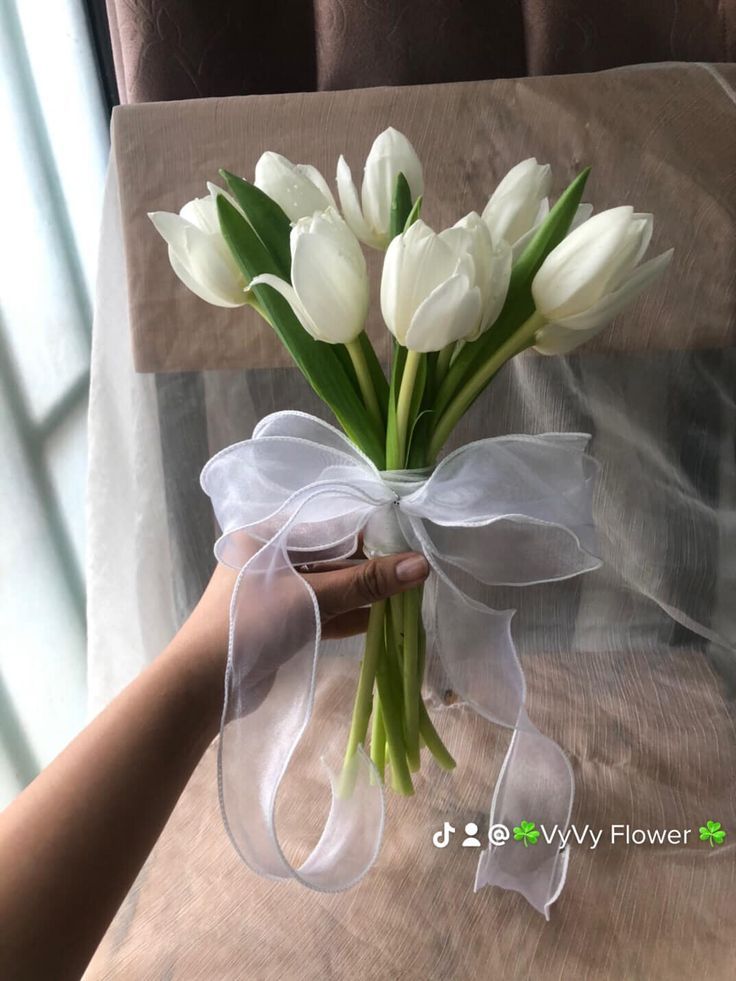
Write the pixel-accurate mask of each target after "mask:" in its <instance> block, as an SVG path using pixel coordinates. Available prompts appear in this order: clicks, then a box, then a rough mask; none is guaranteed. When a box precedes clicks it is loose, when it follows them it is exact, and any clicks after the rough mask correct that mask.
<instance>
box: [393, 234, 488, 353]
mask: <svg viewBox="0 0 736 981" xmlns="http://www.w3.org/2000/svg"><path fill="white" fill-rule="evenodd" d="M448 232H452V233H453V234H448V233H445V232H443V233H442V234H440V235H437V234H436V233H435V232H433V231H432V229H431V228H428V227H427V225H425V223H424V222H423V221H421V220H419V221H416V222H414V224H413V225H412V226H411V228H409V229H408V230H407V231H406V232H404V233H403V234H402V235H397V236H396V238H395V239H394V240H393V241H392V242H391V244H390V245H389V247H388V250H387V251H386V257H385V259H384V263H383V276H382V278H381V311H382V313H383V318H384V320H385V321H386V326H387V327H388V329H389V330H390V331H391V333H392V334H393V335H394V337H395V338H396V339H397V341H398V342H399V343H400V344H403V345H405V346H406V347H408V348H410V349H411V350H413V351H421V352H428V351H440V350H442V348H444V347H446V346H447V345H448V344H452V343H453V342H455V341H459V340H462V339H464V338H467V337H469V336H472V335H473V334H474V332H475V331H476V330H477V329H478V324H479V323H480V320H481V315H482V309H483V294H482V292H481V289H480V288H479V286H477V285H476V267H475V263H474V261H473V257H472V255H471V254H470V252H469V251H468V250H467V249H466V248H465V247H463V245H462V244H461V243H462V242H465V243H466V244H467V237H465V236H468V233H467V231H465V230H464V229H458V230H456V229H448ZM458 232H459V234H458Z"/></svg>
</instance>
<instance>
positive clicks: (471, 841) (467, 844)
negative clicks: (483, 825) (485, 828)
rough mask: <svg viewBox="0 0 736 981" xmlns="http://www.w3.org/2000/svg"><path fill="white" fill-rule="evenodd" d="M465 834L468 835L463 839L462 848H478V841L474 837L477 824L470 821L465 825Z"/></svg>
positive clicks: (476, 832) (476, 831)
mask: <svg viewBox="0 0 736 981" xmlns="http://www.w3.org/2000/svg"><path fill="white" fill-rule="evenodd" d="M465 834H466V835H467V836H468V837H467V838H466V839H465V841H463V848H480V842H479V841H478V839H477V838H476V837H475V836H476V835H477V834H478V825H477V824H474V823H473V821H470V822H469V823H468V824H466V825H465Z"/></svg>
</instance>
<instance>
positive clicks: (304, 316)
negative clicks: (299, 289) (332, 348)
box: [250, 273, 321, 340]
mask: <svg viewBox="0 0 736 981" xmlns="http://www.w3.org/2000/svg"><path fill="white" fill-rule="evenodd" d="M261 285H263V286H270V287H271V288H272V289H275V290H276V292H277V293H280V294H281V296H283V298H284V299H285V300H286V301H287V303H288V304H289V306H290V307H291V309H292V310H293V311H294V315H295V317H296V318H297V320H298V321H299V323H300V324H301V325H302V327H303V328H304V329H305V330H306V332H307V333H308V334H311V335H312V337H314V338H316V339H317V340H321V338H319V337H317V333H316V328H315V325H314V323H313V322H312V319H311V318H310V316H309V313H308V312H307V311H306V310H305V309H304V307H303V305H302V303H301V301H300V300H299V297H298V296H297V293H296V290H295V289H294V287H293V286H292V285H291V283H287V282H286V281H285V280H283V279H280V278H279V277H278V276H274V275H273V274H272V273H261V275H260V276H256V277H255V278H254V279H252V280H251V281H250V286H251V288H252V287H254V286H261Z"/></svg>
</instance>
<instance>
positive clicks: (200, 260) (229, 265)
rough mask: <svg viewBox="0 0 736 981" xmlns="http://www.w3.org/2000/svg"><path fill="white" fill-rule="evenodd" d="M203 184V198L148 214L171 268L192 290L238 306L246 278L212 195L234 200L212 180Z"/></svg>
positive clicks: (243, 299)
mask: <svg viewBox="0 0 736 981" xmlns="http://www.w3.org/2000/svg"><path fill="white" fill-rule="evenodd" d="M207 188H208V190H209V192H210V193H209V195H208V196H207V197H206V198H195V199H194V200H193V201H189V202H188V204H185V205H184V207H183V208H182V209H181V211H180V212H179V214H178V215H176V214H172V213H171V212H168V211H152V212H150V213H149V215H148V217H149V218H150V219H151V221H152V222H153V224H154V226H155V228H156V231H157V232H158V233H159V235H161V237H162V238H163V239H164V241H165V242H166V243H167V244H168V246H169V262H170V263H171V268H172V269H173V270H174V272H175V273H176V275H177V276H178V277H179V279H180V280H181V281H182V283H184V285H185V286H187V287H188V288H189V289H190V290H191V291H192V293H195V294H196V295H197V296H198V297H200V298H201V299H202V300H206V302H207V303H212V304H213V305H214V306H217V307H242V306H244V305H245V304H246V303H247V302H248V298H247V296H246V294H245V290H246V288H247V286H248V282H247V280H246V278H245V277H244V275H243V273H242V272H241V271H240V267H239V266H238V264H237V263H236V261H235V259H234V258H233V256H232V253H231V252H230V249H229V248H228V245H227V243H226V242H225V239H224V238H223V236H222V232H221V231H220V222H219V219H218V217H217V204H216V201H215V198H216V196H217V195H218V194H224V195H225V196H226V197H227V198H228V199H229V200H230V201H231V202H232V204H233V205H235V201H233V199H232V198H230V195H229V194H227V193H226V192H225V191H223V190H222V189H221V188H219V187H217V186H216V185H214V184H208V185H207ZM235 206H236V207H237V205H235Z"/></svg>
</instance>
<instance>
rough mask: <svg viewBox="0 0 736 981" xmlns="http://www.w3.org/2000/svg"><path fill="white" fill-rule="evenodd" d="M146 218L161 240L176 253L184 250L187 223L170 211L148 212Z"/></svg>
mask: <svg viewBox="0 0 736 981" xmlns="http://www.w3.org/2000/svg"><path fill="white" fill-rule="evenodd" d="M148 217H149V218H150V219H151V222H152V223H153V227H154V228H155V229H156V231H157V232H158V233H159V235H160V236H161V238H162V239H163V240H164V242H166V244H167V245H170V246H171V248H172V249H174V251H175V252H177V253H182V252H183V251H184V249H185V248H186V238H185V234H184V233H185V231H186V228H187V222H186V221H185V220H184V219H183V218H182V217H181V216H180V215H175V214H172V212H171V211H149V212H148Z"/></svg>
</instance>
